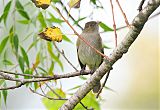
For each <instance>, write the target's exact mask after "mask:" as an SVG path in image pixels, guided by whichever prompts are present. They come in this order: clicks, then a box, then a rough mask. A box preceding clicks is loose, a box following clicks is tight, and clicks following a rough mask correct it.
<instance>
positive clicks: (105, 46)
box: [103, 44, 112, 49]
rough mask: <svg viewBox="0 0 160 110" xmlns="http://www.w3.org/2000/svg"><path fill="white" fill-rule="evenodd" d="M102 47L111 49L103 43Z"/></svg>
mask: <svg viewBox="0 0 160 110" xmlns="http://www.w3.org/2000/svg"><path fill="white" fill-rule="evenodd" d="M103 48H105V49H112V48H111V47H108V46H107V45H105V44H103Z"/></svg>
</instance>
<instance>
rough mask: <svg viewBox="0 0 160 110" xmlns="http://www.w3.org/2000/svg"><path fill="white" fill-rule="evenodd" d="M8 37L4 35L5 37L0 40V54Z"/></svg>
mask: <svg viewBox="0 0 160 110" xmlns="http://www.w3.org/2000/svg"><path fill="white" fill-rule="evenodd" d="M8 38H9V36H7V37H5V38H4V39H3V40H2V42H1V43H0V54H1V53H2V52H3V50H4V47H5V46H6V44H7V41H8Z"/></svg>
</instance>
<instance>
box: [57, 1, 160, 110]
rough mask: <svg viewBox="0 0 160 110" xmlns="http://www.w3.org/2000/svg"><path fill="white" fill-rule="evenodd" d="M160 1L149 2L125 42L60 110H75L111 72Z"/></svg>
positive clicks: (134, 21)
mask: <svg viewBox="0 0 160 110" xmlns="http://www.w3.org/2000/svg"><path fill="white" fill-rule="evenodd" d="M159 5H160V0H149V2H148V4H147V6H146V7H145V8H144V9H143V10H142V11H141V12H140V13H139V14H138V15H137V16H136V17H135V18H134V20H133V22H132V27H131V28H130V30H129V32H128V33H127V35H126V36H125V38H124V39H123V41H122V42H121V43H120V44H119V45H118V46H117V48H115V49H114V51H113V53H112V54H111V56H110V58H111V61H110V62H108V61H107V60H105V61H104V62H103V63H102V64H101V66H100V67H99V68H98V69H97V70H96V71H95V72H94V74H93V75H92V76H91V77H90V78H89V79H88V80H87V81H86V83H84V84H83V85H82V86H81V87H80V88H79V89H78V90H77V91H76V93H75V94H73V96H71V97H70V98H69V99H68V100H67V101H66V102H65V103H64V104H63V105H62V107H61V108H60V109H59V110H73V108H74V107H75V106H76V105H77V104H78V103H79V102H80V101H81V100H82V99H83V98H84V97H85V96H86V95H87V93H89V92H90V90H91V89H92V88H93V87H94V86H95V85H96V84H97V82H99V81H100V80H101V79H102V77H103V76H104V75H105V74H106V72H108V71H109V70H110V68H111V67H112V65H113V64H114V63H115V62H116V61H118V60H119V59H120V58H121V57H122V56H123V54H125V53H126V52H127V51H128V49H129V47H130V46H131V45H132V43H133V42H134V41H135V40H136V38H137V37H138V35H139V34H140V32H141V30H142V29H143V26H144V24H145V23H146V22H147V20H148V18H149V16H150V15H151V14H152V13H153V12H154V11H155V10H156V9H157V8H158V7H159Z"/></svg>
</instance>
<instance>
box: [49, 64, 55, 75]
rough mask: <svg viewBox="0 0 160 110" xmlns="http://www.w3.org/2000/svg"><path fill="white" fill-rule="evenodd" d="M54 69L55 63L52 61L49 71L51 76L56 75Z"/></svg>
mask: <svg viewBox="0 0 160 110" xmlns="http://www.w3.org/2000/svg"><path fill="white" fill-rule="evenodd" d="M53 69H54V62H53V61H52V62H51V66H50V68H49V71H48V74H49V75H51V76H53V75H54V73H53Z"/></svg>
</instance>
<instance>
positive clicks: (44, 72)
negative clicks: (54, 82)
mask: <svg viewBox="0 0 160 110" xmlns="http://www.w3.org/2000/svg"><path fill="white" fill-rule="evenodd" d="M37 69H39V70H41V71H42V72H43V74H48V72H47V71H46V70H45V69H43V68H42V67H39V66H38V67H37Z"/></svg>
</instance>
